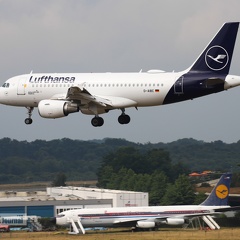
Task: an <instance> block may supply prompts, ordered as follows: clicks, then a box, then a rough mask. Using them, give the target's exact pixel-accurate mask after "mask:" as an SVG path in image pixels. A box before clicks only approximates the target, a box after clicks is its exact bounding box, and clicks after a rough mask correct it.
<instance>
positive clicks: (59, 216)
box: [57, 213, 65, 218]
mask: <svg viewBox="0 0 240 240" xmlns="http://www.w3.org/2000/svg"><path fill="white" fill-rule="evenodd" d="M61 217H65V214H62V213H60V214H58V215H57V218H61Z"/></svg>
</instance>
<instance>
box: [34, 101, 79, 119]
mask: <svg viewBox="0 0 240 240" xmlns="http://www.w3.org/2000/svg"><path fill="white" fill-rule="evenodd" d="M78 111H79V107H78V105H77V104H75V103H71V102H68V101H61V100H42V101H40V102H39V104H38V112H39V115H40V116H41V117H43V118H61V117H66V116H67V115H68V114H69V113H74V112H78Z"/></svg>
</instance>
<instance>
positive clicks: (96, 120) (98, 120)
mask: <svg viewBox="0 0 240 240" xmlns="http://www.w3.org/2000/svg"><path fill="white" fill-rule="evenodd" d="M91 123H92V125H93V126H94V127H101V126H102V125H103V123H104V120H103V118H101V117H94V118H93V119H92V121H91Z"/></svg>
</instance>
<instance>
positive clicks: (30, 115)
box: [25, 107, 33, 125]
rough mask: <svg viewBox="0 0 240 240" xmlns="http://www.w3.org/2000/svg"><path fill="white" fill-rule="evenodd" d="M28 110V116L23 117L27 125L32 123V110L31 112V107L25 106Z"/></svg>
mask: <svg viewBox="0 0 240 240" xmlns="http://www.w3.org/2000/svg"><path fill="white" fill-rule="evenodd" d="M26 108H27V110H28V118H26V119H25V123H26V124H27V125H29V124H32V122H33V120H32V118H31V117H32V112H33V107H26Z"/></svg>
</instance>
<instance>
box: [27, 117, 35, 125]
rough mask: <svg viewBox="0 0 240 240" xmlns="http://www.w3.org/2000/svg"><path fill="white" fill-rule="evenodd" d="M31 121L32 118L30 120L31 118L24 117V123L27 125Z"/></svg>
mask: <svg viewBox="0 0 240 240" xmlns="http://www.w3.org/2000/svg"><path fill="white" fill-rule="evenodd" d="M32 122H33V120H32V119H31V118H26V119H25V123H26V124H27V125H29V124H32Z"/></svg>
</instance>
